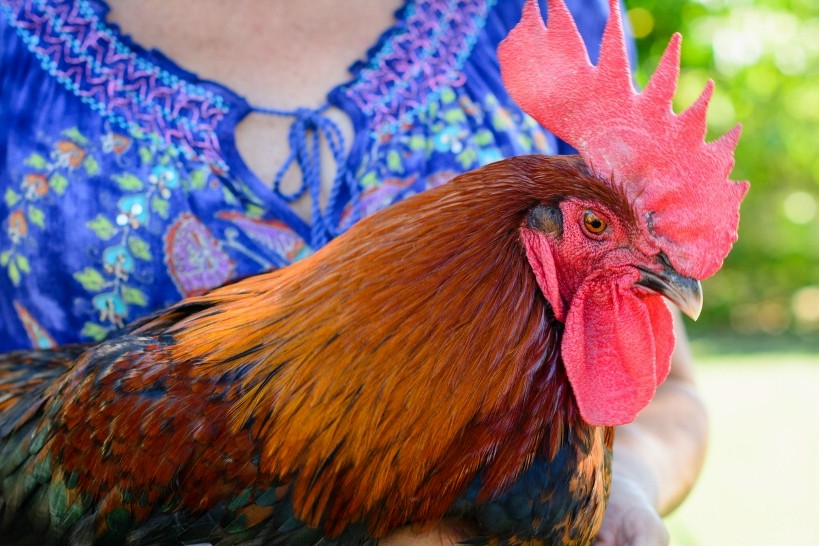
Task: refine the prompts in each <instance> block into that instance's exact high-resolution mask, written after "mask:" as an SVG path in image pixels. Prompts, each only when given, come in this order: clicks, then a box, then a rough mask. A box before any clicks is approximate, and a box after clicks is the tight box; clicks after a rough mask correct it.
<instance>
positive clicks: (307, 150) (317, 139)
mask: <svg viewBox="0 0 819 546" xmlns="http://www.w3.org/2000/svg"><path fill="white" fill-rule="evenodd" d="M328 106H329V105H327V104H325V105H323V106H320V107H318V108H316V109H309V108H297V109H295V110H279V109H275V108H261V107H254V108H253V110H254V111H255V112H258V113H260V114H269V115H274V116H281V117H291V118H293V123H292V124H291V125H290V131H289V132H288V143H289V145H290V153H289V154H288V156H287V159H285V161H284V164H282V166H281V168H279V170H278V172H277V173H276V177H275V178H274V180H273V191H275V192H276V193H277V194H278V195H279V196H280V197H281V198H282V199H284V200H285V201H286V202H288V203H292V202H293V201H296V200H298V199H300V198H301V197H302V196H304V194H305V193H307V192H309V195H310V198H311V201H312V202H311V209H312V210H311V218H312V222H311V226H310V229H311V233H310V236H311V238H312V241H311V246H313V248H318V247H320V246H322V245H324V244H325V243H327V241H329V240H330V239H331V238H333V237H335V236H336V235H338V234H339V233H340V232H341V230H340V229H339V228H338V227H337V225H336V219H334V218H333V213H334V210H333V208H334V207H333V205H334V204H335V203H336V202H337V199H338V197H339V193H340V192H341V190H342V189H344V188H346V189H347V190H348V191H349V193H350V200H351V203H352V207H353V215H354V217H353V221H357V220H358V214H359V213H358V206H357V205H358V199H359V193H360V190H359V187H358V184H357V183H356V181H355V179H354V177H353V176H352V173H350V172H349V169H348V168H347V158H346V148H347V147H346V142H345V139H344V135H343V134H342V132H341V128H340V127H339V126H338V124H337V123H336V122H334V121H333V120H332V119H330V118H329V117H327V115H326V114H325V111H326V110H327V108H328ZM322 135H324V139H325V140H326V142H327V145H328V147H329V148H330V153H331V154H332V156H333V160H334V161H335V163H336V174H335V177H334V179H333V185H332V188H331V190H330V196H329V199H328V201H327V203H328V205H327V207H326V210H325V211H322V210H321V203H320V201H319V195H320V193H321V137H322ZM294 163H295V164H297V165H298V166H299V169H300V170H301V173H302V177H301V184H300V185H299V187H298V188H296V190H295V191H294V192H292V193H285V192H284V191H282V189H281V183H282V180H283V179H284V176H285V174H287V172H288V171H289V170H290V168H291V167H292V166H293V164H294Z"/></svg>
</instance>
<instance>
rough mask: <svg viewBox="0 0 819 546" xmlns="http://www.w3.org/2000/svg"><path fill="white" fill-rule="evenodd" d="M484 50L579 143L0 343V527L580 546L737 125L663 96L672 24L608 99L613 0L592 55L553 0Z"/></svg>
mask: <svg viewBox="0 0 819 546" xmlns="http://www.w3.org/2000/svg"><path fill="white" fill-rule="evenodd" d="M499 57H500V60H501V64H502V69H503V76H504V81H505V84H506V85H507V88H508V89H509V91H510V93H511V94H512V96H513V97H514V98H515V99H516V100H517V101H518V102H519V103H520V104H521V106H522V107H523V108H524V109H525V110H526V111H527V112H529V113H530V114H531V115H532V116H534V117H535V118H536V119H537V120H538V121H540V122H541V123H542V124H543V125H544V126H545V127H547V128H549V129H551V130H553V131H554V132H555V133H556V134H557V135H558V136H560V137H561V138H563V139H564V140H566V141H568V142H569V143H571V144H573V145H574V146H575V147H576V148H577V149H578V150H579V152H580V155H578V156H568V157H546V156H526V157H515V158H511V159H507V160H504V161H500V162H497V163H494V164H491V165H489V166H486V167H484V168H482V169H480V170H476V171H473V172H470V173H466V174H463V175H461V176H459V177H456V178H455V179H454V180H453V181H451V182H450V183H448V184H446V185H443V186H440V187H438V188H436V189H434V190H431V191H428V192H425V193H423V194H420V195H416V196H414V197H412V198H410V199H407V200H405V201H403V202H401V203H399V204H397V205H394V206H392V207H390V208H388V209H386V210H384V211H382V212H380V213H378V214H376V215H373V216H372V217H370V218H368V219H366V220H364V221H362V222H360V223H359V224H357V225H356V226H354V227H353V228H351V229H350V230H349V231H348V232H347V233H345V234H344V235H343V236H340V237H338V238H337V239H335V240H334V241H332V242H330V243H329V244H328V245H326V246H325V247H324V248H323V249H321V250H320V251H318V252H316V253H315V254H314V255H313V256H311V257H309V258H306V259H304V260H302V261H300V262H297V263H295V264H293V265H291V266H289V267H287V268H284V269H281V270H277V271H272V272H270V273H267V274H263V275H259V276H256V277H252V278H248V279H245V280H243V281H240V282H237V283H234V284H231V285H227V286H224V287H221V288H218V289H215V290H213V291H212V292H210V293H208V294H205V295H202V296H198V297H194V298H190V299H187V300H184V301H182V302H181V303H179V304H177V305H175V306H174V307H172V308H170V309H168V310H166V311H164V312H161V313H159V314H156V315H154V316H151V317H148V318H146V319H142V320H140V321H138V322H137V323H134V324H132V325H130V326H129V327H128V328H126V330H125V331H124V332H123V333H122V334H121V335H118V336H117V337H113V338H111V339H108V340H106V341H105V342H103V343H101V344H98V345H95V346H68V347H64V348H61V349H57V350H54V351H50V352H48V351H40V352H27V353H24V352H18V353H11V354H8V355H6V356H5V357H3V358H2V359H0V412H2V413H0V478H1V479H2V481H0V517H1V518H2V520H0V529H2V531H0V533H2V534H0V536H4V537H7V538H6V539H5V540H6V542H4V543H8V542H11V543H13V541H18V542H19V543H21V544H22V543H29V542H30V543H39V544H43V543H45V544H52V543H55V544H64V543H68V544H92V543H93V544H96V543H99V544H180V543H194V542H210V543H212V544H237V543H246V544H319V543H320V544H334V543H338V544H366V543H371V542H375V541H377V539H378V538H379V537H382V536H385V535H386V534H387V533H389V532H390V531H392V530H394V529H397V528H399V527H403V526H406V525H415V526H418V527H424V526H425V525H431V524H434V523H435V522H439V521H441V520H443V519H445V518H459V519H463V520H466V521H469V522H471V523H473V524H474V527H473V529H474V533H475V537H474V541H476V542H488V543H493V544H520V543H524V542H529V541H531V542H534V543H538V544H551V545H586V544H590V543H591V542H592V540H593V539H594V536H595V534H596V532H597V529H598V528H599V525H600V523H601V520H602V516H603V512H604V510H605V507H606V500H607V496H608V491H609V484H610V468H611V448H612V441H613V426H615V425H620V424H623V423H627V422H630V421H631V420H633V419H634V418H635V416H636V415H637V414H638V413H639V411H640V410H641V409H642V408H643V407H644V406H645V405H646V404H647V403H648V402H649V401H650V399H651V397H652V396H653V393H654V390H655V389H656V387H657V385H658V384H660V383H661V382H662V381H663V380H664V378H665V376H666V375H667V373H668V370H669V361H670V355H671V352H672V349H673V345H674V338H673V333H672V329H671V315H670V312H669V310H668V308H667V307H666V304H665V302H664V300H663V297H666V298H668V299H669V300H670V301H672V302H673V303H675V304H676V305H678V306H679V307H680V308H681V309H682V310H683V311H684V312H686V313H688V314H689V315H691V316H694V317H696V315H697V314H698V313H699V310H700V307H701V301H702V300H701V291H700V284H699V280H700V279H703V278H705V277H708V276H710V275H712V274H713V273H715V272H716V271H717V269H719V267H720V266H721V263H722V260H723V259H724V257H725V256H726V255H727V253H728V251H729V250H730V247H731V245H732V243H733V242H734V240H735V239H736V226H737V222H738V219H739V217H738V214H739V213H738V204H739V202H740V201H741V199H742V197H743V196H744V194H745V192H746V190H747V183H734V182H732V181H730V180H729V179H728V176H729V174H730V171H731V168H732V166H733V149H734V147H735V145H736V142H737V138H738V136H739V132H738V130H735V131H732V132H731V133H729V134H728V135H726V136H725V137H723V138H722V139H720V140H718V141H716V142H712V143H704V142H703V136H704V127H705V125H704V115H705V109H706V107H707V102H708V98H709V96H710V93H711V85H710V84H709V86H708V87H707V88H706V90H705V92H704V93H703V96H702V98H701V99H700V100H699V101H698V102H697V103H695V104H694V105H693V106H692V107H691V108H690V109H689V110H687V111H686V112H684V113H683V114H681V115H679V116H677V115H675V114H673V112H672V111H671V108H670V101H671V98H672V96H673V94H674V90H675V87H676V76H677V73H678V63H679V37H677V36H675V38H674V39H672V42H671V45H670V47H669V48H668V50H667V52H666V54H665V55H664V57H663V59H662V61H661V63H660V66H659V68H658V70H657V72H656V74H655V75H654V77H653V78H652V80H651V82H650V83H649V84H648V86H647V88H646V89H645V91H644V92H643V93H642V94H640V93H635V92H634V91H633V89H632V87H631V83H630V76H629V71H628V66H627V61H626V55H625V47H624V39H623V34H622V27H621V22H620V19H619V14H618V10H617V4H616V1H615V0H612V17H611V18H610V22H609V24H608V26H607V29H606V32H605V35H604V39H603V48H602V53H601V57H600V62H599V65H598V66H597V67H594V66H592V65H591V64H590V63H589V62H588V60H587V56H586V52H585V49H584V47H583V45H582V42H581V40H580V37H579V36H578V34H577V30H576V27H575V26H574V22H573V21H572V19H571V16H570V15H569V13H568V11H567V10H566V8H565V6H564V5H563V4H562V2H560V1H550V2H549V28H548V29H547V28H545V26H544V25H543V22H542V18H541V15H540V13H539V11H538V7H537V2H535V1H533V2H531V3H530V4H528V5H527V7H526V8H525V10H524V14H523V19H522V21H521V23H520V24H519V25H518V26H517V27H516V28H515V29H514V30H513V31H512V33H511V34H510V36H509V37H508V38H507V39H506V40H505V42H504V43H503V44H502V45H501V49H500V51H499ZM556 87H560V90H559V92H558V90H557V89H556ZM567 89H571V90H574V91H567ZM612 112H617V114H613V113H612Z"/></svg>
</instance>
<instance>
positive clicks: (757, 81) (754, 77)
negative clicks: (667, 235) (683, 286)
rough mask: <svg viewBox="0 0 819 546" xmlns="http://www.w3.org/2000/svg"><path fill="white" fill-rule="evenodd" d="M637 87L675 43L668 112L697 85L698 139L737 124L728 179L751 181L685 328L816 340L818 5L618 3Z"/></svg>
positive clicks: (738, 0) (701, 0)
mask: <svg viewBox="0 0 819 546" xmlns="http://www.w3.org/2000/svg"><path fill="white" fill-rule="evenodd" d="M626 4H627V6H628V8H629V19H630V21H631V24H632V28H633V30H634V34H635V36H636V37H637V38H638V40H637V42H638V47H639V51H640V61H641V63H640V69H639V71H638V75H637V78H638V81H639V82H640V84H641V85H645V82H646V81H647V78H648V76H649V75H650V74H651V73H652V72H653V70H654V68H655V67H656V65H657V62H658V60H659V57H660V55H661V54H662V52H663V50H664V49H665V46H666V44H667V43H668V39H669V37H670V36H671V34H673V33H674V32H675V31H680V32H681V33H682V35H683V47H682V63H681V64H682V66H683V69H682V74H681V77H680V85H679V91H678V94H677V101H676V105H675V107H676V110H677V111H678V112H679V111H681V110H682V109H684V108H685V107H687V106H688V105H690V104H691V103H692V102H693V101H694V99H695V98H696V97H697V96H698V95H699V93H700V92H701V91H702V88H703V87H704V85H705V83H706V81H707V80H708V78H712V79H714V81H715V83H716V91H715V93H714V98H713V99H712V101H711V106H710V109H709V117H708V126H709V140H710V139H713V138H716V137H718V136H719V135H722V134H723V133H725V132H726V131H727V130H728V129H730V128H731V127H733V126H734V125H735V124H736V123H739V122H741V123H742V125H743V134H742V139H741V140H740V143H739V146H738V148H737V151H736V167H735V168H734V172H733V176H732V178H734V179H735V180H750V182H751V191H750V192H749V193H748V196H747V197H746V198H745V200H744V201H743V203H742V209H741V210H742V213H741V214H742V219H741V221H740V228H739V234H740V236H739V241H738V242H737V243H736V245H735V246H734V250H733V251H732V252H731V254H730V256H729V257H728V259H727V261H726V262H725V266H724V267H723V269H722V270H721V271H720V272H719V273H718V274H717V275H716V276H715V277H713V278H712V279H709V280H708V281H706V283H704V290H705V296H706V298H705V305H706V307H705V309H704V312H703V314H702V318H701V319H700V320H699V321H698V322H697V323H696V324H691V325H690V326H689V330H690V331H691V333H692V335H693V336H694V337H697V336H699V335H704V334H705V333H714V334H720V335H722V336H724V335H726V334H730V335H732V336H739V337H740V338H741V337H742V336H747V337H749V338H751V339H753V340H754V341H757V340H759V339H760V337H761V338H766V337H767V338H770V337H771V336H785V337H786V338H787V339H788V340H789V341H794V340H795V341H796V342H799V341H804V342H807V343H811V342H813V341H815V340H817V338H819V153H817V151H818V150H819V0H757V1H753V0H698V1H688V2H673V1H668V0H626Z"/></svg>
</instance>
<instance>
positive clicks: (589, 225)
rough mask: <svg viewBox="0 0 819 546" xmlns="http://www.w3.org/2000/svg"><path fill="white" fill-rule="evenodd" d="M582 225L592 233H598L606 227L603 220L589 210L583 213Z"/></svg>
mask: <svg viewBox="0 0 819 546" xmlns="http://www.w3.org/2000/svg"><path fill="white" fill-rule="evenodd" d="M583 225H584V226H586V230H587V231H588V232H589V233H591V234H592V235H600V234H601V233H603V232H604V231H606V228H607V227H608V224H607V223H606V221H605V220H603V219H602V218H600V217H599V216H597V215H596V214H595V213H593V212H592V211H590V210H587V211H586V214H584V215H583Z"/></svg>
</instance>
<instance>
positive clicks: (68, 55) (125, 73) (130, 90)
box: [0, 0, 230, 169]
mask: <svg viewBox="0 0 819 546" xmlns="http://www.w3.org/2000/svg"><path fill="white" fill-rule="evenodd" d="M0 7H2V9H3V10H4V11H6V13H7V14H8V16H9V20H10V22H11V24H12V25H13V26H14V27H15V29H16V31H17V34H18V35H19V36H20V38H21V39H22V40H23V41H24V42H25V44H26V45H27V47H28V49H29V50H30V51H31V52H32V53H33V54H34V55H35V56H36V57H37V58H38V60H39V61H40V64H41V66H42V67H43V69H44V70H45V71H47V72H48V73H49V74H50V75H52V76H53V77H54V78H56V79H57V81H59V82H60V83H61V84H62V85H63V86H65V88H66V89H68V90H70V91H71V92H72V93H73V94H74V95H76V96H77V97H79V98H80V100H82V101H83V102H84V103H86V104H88V105H89V106H90V107H91V108H92V109H94V110H96V111H97V112H99V113H100V114H101V115H102V116H103V117H105V118H106V119H108V120H109V121H110V122H111V123H112V124H114V125H116V126H117V127H119V128H121V129H124V130H126V131H127V132H128V133H129V134H131V135H132V136H134V137H137V138H147V139H150V140H153V141H155V142H156V143H157V144H160V145H165V146H170V147H172V148H175V149H177V150H178V151H180V152H181V153H182V154H183V155H184V156H185V157H187V158H190V159H196V160H202V161H205V162H207V163H211V164H216V165H217V166H219V167H220V168H223V169H226V168H227V165H226V164H225V162H224V160H223V159H222V155H221V153H220V146H219V142H218V140H217V139H216V138H215V130H216V128H217V126H218V125H219V123H220V122H221V121H222V120H223V119H224V118H225V116H226V115H227V114H228V112H229V111H230V106H229V104H228V103H227V102H226V101H225V100H224V99H223V97H221V96H219V95H218V94H216V93H213V92H211V91H209V90H207V89H205V88H204V87H202V86H199V85H196V84H194V83H191V82H187V81H185V80H184V79H183V78H180V77H178V76H176V75H175V74H173V73H172V72H170V71H168V70H164V69H163V68H162V67H160V66H158V65H157V64H155V63H152V62H150V61H149V60H147V59H146V58H144V57H142V56H140V54H139V52H138V51H136V50H135V49H134V48H131V47H128V46H126V45H125V44H124V43H123V42H122V40H120V39H119V37H118V36H117V35H116V33H115V32H114V31H113V30H112V28H111V27H108V26H106V24H105V23H104V22H103V21H101V20H100V15H99V13H97V12H96V11H95V10H94V9H93V8H92V7H91V6H90V5H89V3H88V2H87V0H79V1H72V0H55V1H53V2H47V1H44V0H39V1H36V0H0Z"/></svg>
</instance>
